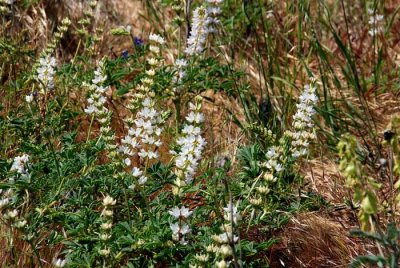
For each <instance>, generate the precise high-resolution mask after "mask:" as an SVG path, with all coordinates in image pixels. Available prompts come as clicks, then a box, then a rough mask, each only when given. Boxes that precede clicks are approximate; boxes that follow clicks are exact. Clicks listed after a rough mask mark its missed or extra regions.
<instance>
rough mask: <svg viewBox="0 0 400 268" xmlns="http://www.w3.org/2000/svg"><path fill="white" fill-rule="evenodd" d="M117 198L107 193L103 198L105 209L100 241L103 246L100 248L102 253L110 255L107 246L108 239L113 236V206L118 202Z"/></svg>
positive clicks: (102, 215) (102, 214) (102, 216)
mask: <svg viewBox="0 0 400 268" xmlns="http://www.w3.org/2000/svg"><path fill="white" fill-rule="evenodd" d="M116 202H117V201H116V200H115V199H114V198H112V197H111V196H109V195H107V196H106V197H104V199H103V207H104V208H103V211H102V212H101V220H102V223H101V226H100V229H101V231H100V235H99V237H100V241H102V244H103V247H102V248H101V249H100V250H99V253H100V255H102V256H108V255H109V254H110V249H109V248H107V246H106V244H107V241H108V240H109V239H110V238H111V228H112V218H113V215H114V213H113V211H112V206H114V205H115V204H116Z"/></svg>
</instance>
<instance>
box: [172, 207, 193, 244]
mask: <svg viewBox="0 0 400 268" xmlns="http://www.w3.org/2000/svg"><path fill="white" fill-rule="evenodd" d="M168 213H169V214H170V215H171V216H172V217H174V219H175V220H177V222H175V223H171V224H170V228H171V230H172V239H173V240H174V241H177V242H179V243H181V244H182V245H186V244H187V241H186V240H185V235H187V234H188V233H190V231H191V230H190V227H189V225H188V224H187V223H186V222H187V219H188V218H189V217H190V215H192V213H193V212H192V211H190V210H189V209H188V208H186V207H184V206H182V207H181V208H179V207H174V208H173V209H171V210H170V211H168Z"/></svg>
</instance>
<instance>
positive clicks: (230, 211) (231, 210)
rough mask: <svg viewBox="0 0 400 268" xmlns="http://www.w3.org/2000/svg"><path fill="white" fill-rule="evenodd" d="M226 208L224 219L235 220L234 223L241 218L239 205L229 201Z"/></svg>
mask: <svg viewBox="0 0 400 268" xmlns="http://www.w3.org/2000/svg"><path fill="white" fill-rule="evenodd" d="M223 210H224V219H225V220H227V221H233V223H235V224H237V222H238V220H240V214H239V213H238V205H236V206H234V205H233V204H232V202H229V203H228V204H227V206H226V207H224V208H223Z"/></svg>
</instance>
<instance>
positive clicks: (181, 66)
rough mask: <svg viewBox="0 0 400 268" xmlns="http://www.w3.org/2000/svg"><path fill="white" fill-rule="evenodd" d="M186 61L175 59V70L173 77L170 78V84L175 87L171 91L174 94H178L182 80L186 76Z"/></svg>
mask: <svg viewBox="0 0 400 268" xmlns="http://www.w3.org/2000/svg"><path fill="white" fill-rule="evenodd" d="M187 64H188V63H187V61H186V60H185V59H177V60H176V61H175V64H174V69H175V75H174V77H173V78H172V83H173V84H174V85H175V86H174V88H173V89H172V91H173V92H174V93H180V89H181V85H182V82H183V79H184V78H185V76H186V71H185V70H186V67H187Z"/></svg>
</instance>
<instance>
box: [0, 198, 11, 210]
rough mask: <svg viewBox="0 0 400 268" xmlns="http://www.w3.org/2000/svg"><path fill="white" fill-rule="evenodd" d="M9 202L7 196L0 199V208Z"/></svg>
mask: <svg viewBox="0 0 400 268" xmlns="http://www.w3.org/2000/svg"><path fill="white" fill-rule="evenodd" d="M8 204H10V199H9V198H3V199H0V210H1V209H2V208H4V207H5V206H7V205H8Z"/></svg>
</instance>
